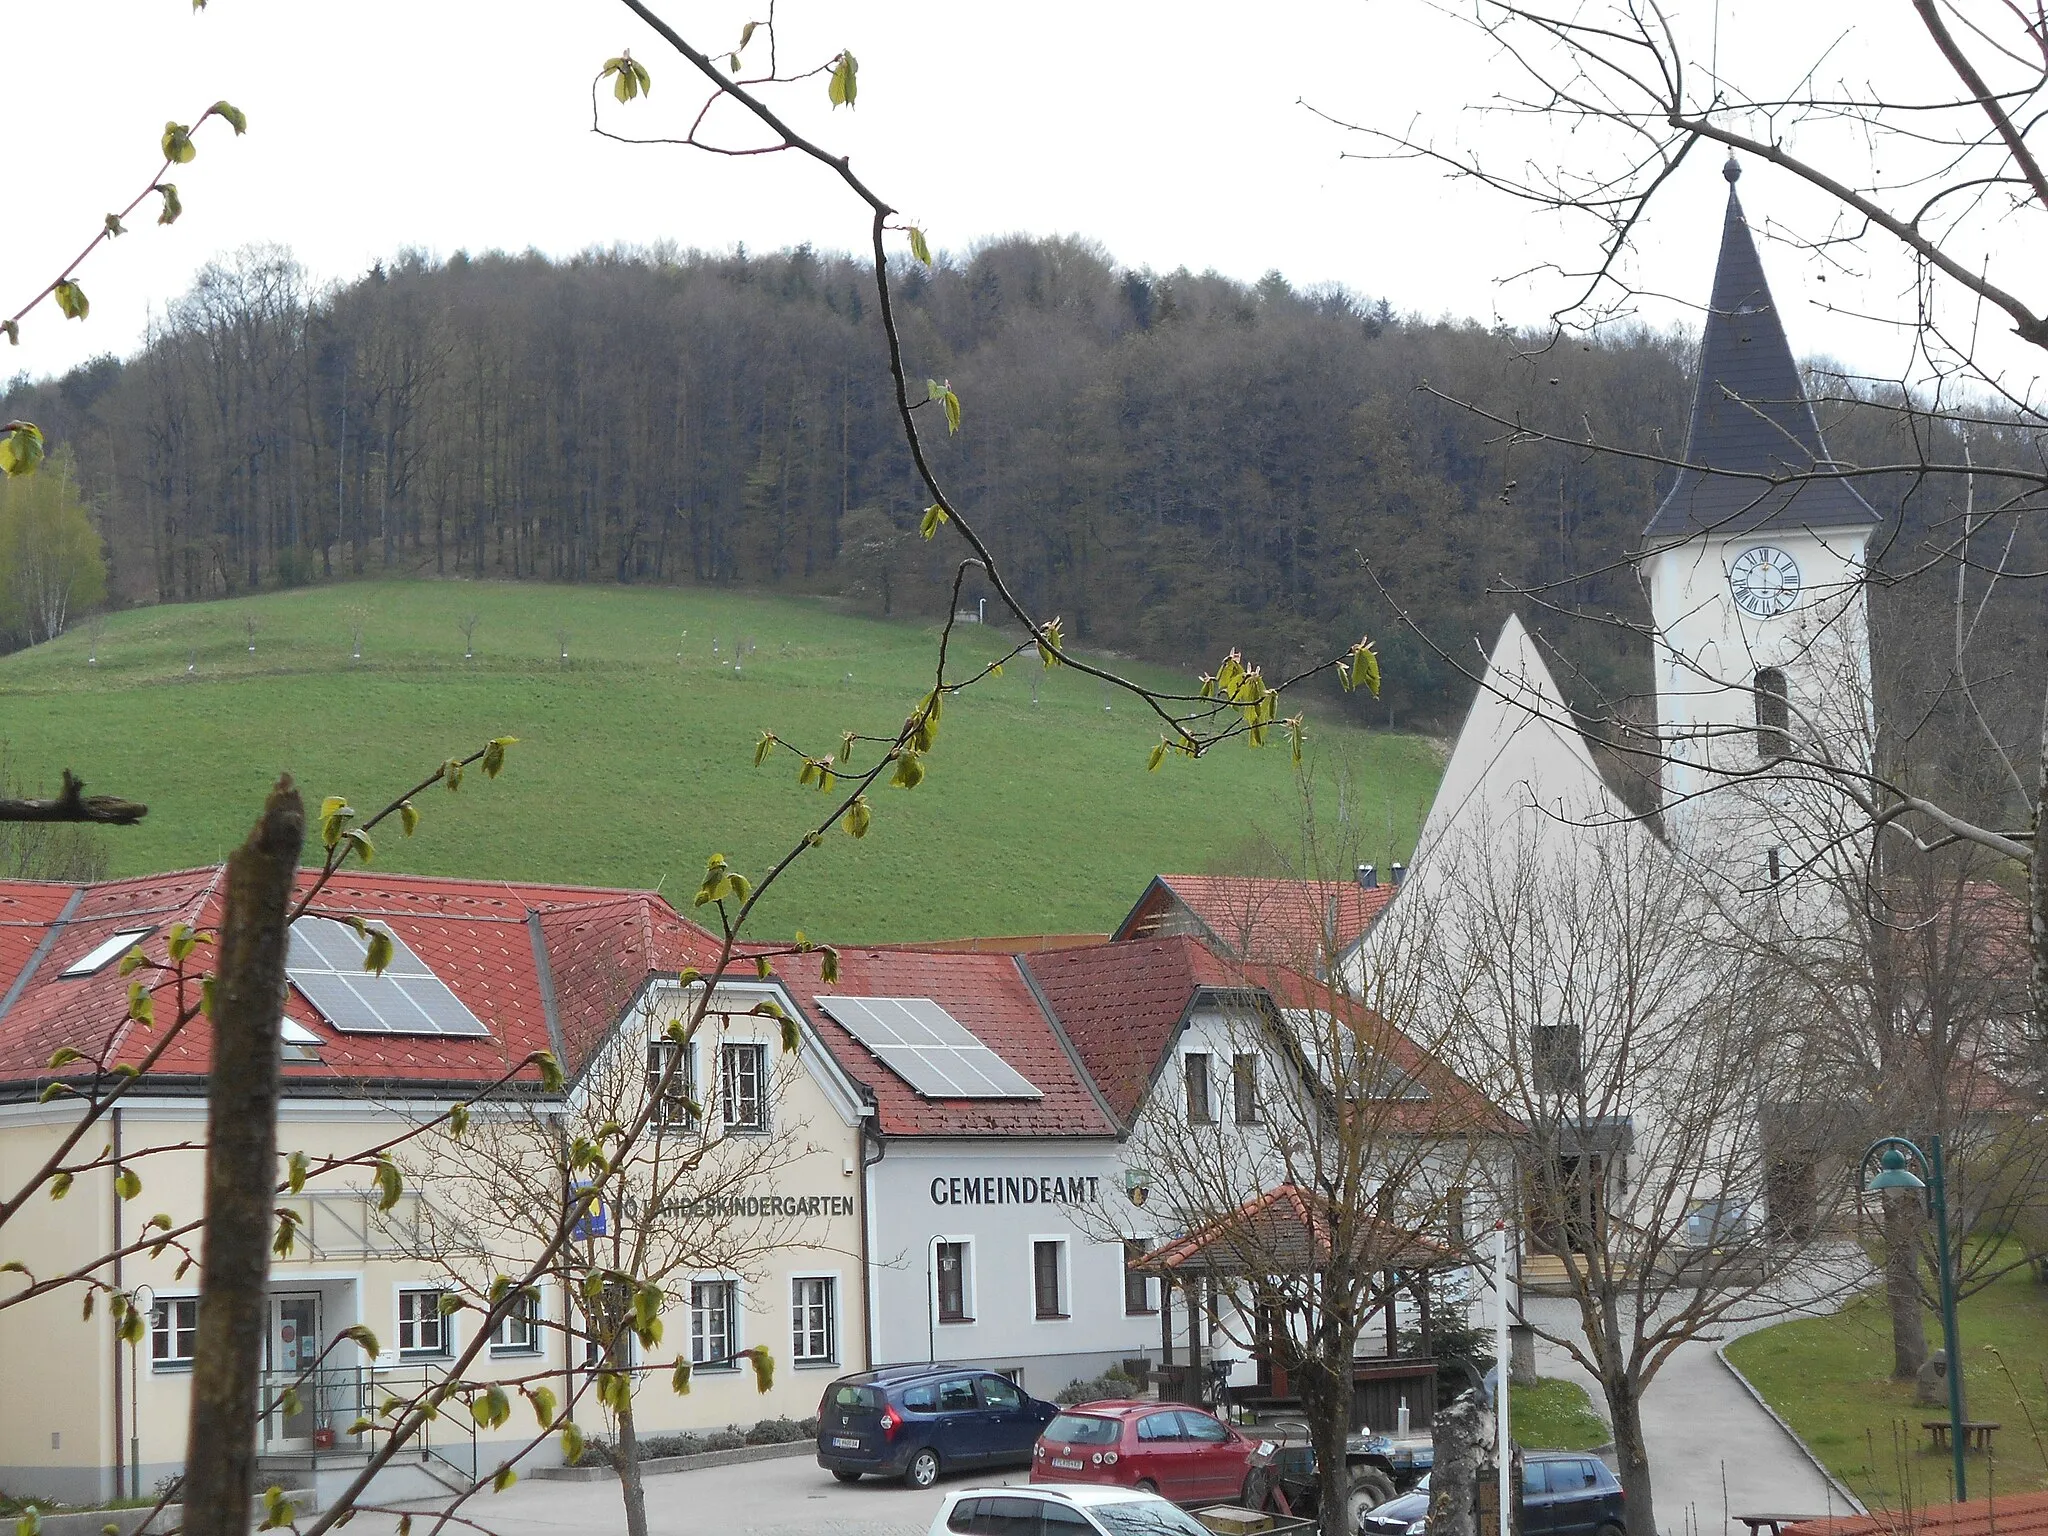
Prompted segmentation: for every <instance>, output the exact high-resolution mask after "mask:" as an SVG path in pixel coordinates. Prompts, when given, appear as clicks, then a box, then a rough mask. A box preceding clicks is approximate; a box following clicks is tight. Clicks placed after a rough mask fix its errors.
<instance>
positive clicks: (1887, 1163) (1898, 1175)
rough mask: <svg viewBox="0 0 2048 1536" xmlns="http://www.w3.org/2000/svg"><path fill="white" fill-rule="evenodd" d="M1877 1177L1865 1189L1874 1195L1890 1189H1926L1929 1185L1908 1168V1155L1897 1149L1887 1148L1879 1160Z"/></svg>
mask: <svg viewBox="0 0 2048 1536" xmlns="http://www.w3.org/2000/svg"><path fill="white" fill-rule="evenodd" d="M1877 1165H1878V1171H1877V1175H1876V1177H1874V1178H1872V1179H1871V1181H1870V1182H1869V1183H1868V1184H1866V1185H1864V1186H1863V1187H1864V1188H1865V1189H1866V1190H1868V1191H1869V1192H1870V1193H1871V1194H1873V1195H1881V1194H1883V1193H1884V1192H1885V1191H1886V1190H1888V1189H1925V1188H1926V1187H1927V1183H1926V1181H1925V1180H1924V1179H1922V1178H1921V1177H1920V1176H1919V1175H1918V1174H1917V1173H1915V1172H1913V1170H1912V1169H1910V1168H1908V1167H1907V1166H1906V1154H1905V1153H1903V1152H1901V1151H1900V1150H1899V1149H1898V1148H1897V1147H1886V1148H1885V1149H1884V1155H1883V1156H1882V1157H1880V1158H1879V1159H1878V1160H1877Z"/></svg>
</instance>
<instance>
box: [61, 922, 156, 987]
mask: <svg viewBox="0 0 2048 1536" xmlns="http://www.w3.org/2000/svg"><path fill="white" fill-rule="evenodd" d="M151 931H152V930H150V929H148V928H124V929H122V930H121V931H120V932H119V933H117V934H115V935H113V936H112V937H111V938H107V939H102V940H101V941H100V942H99V943H97V944H95V945H94V946H93V947H92V948H91V949H89V950H87V951H86V952H85V953H84V954H82V955H80V956H79V957H78V958H77V959H76V960H74V961H72V962H71V963H70V964H69V965H67V966H65V967H64V969H63V970H61V971H59V972H58V973H57V974H58V975H59V976H90V975H91V974H92V973H93V972H94V971H97V970H99V969H100V968H101V967H102V966H104V965H106V964H107V962H108V961H110V960H112V959H114V957H115V956H117V955H125V954H127V953H128V951H129V950H131V949H133V948H134V947H135V946H136V945H137V944H139V943H141V942H142V940H144V939H146V938H148V937H149V935H150V933H151Z"/></svg>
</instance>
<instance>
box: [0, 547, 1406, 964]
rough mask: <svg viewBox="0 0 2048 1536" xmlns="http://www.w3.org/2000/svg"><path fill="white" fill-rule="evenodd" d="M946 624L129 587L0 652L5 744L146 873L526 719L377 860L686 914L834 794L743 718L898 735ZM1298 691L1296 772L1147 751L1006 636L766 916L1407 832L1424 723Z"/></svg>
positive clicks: (502, 590)
mask: <svg viewBox="0 0 2048 1536" xmlns="http://www.w3.org/2000/svg"><path fill="white" fill-rule="evenodd" d="M470 614H474V615H475V616H476V618H477V623H476V625H475V631H474V650H475V655H474V658H473V659H465V656H464V638H463V633H462V629H461V627H460V622H459V621H460V620H461V619H462V617H463V616H465V615H470ZM252 624H253V629H252V628H251V625H252ZM358 629H360V632H361V642H362V645H361V649H362V654H361V658H360V659H357V658H356V657H355V656H354V654H353V652H354V643H353V637H354V633H355V632H356V631H357V630H358ZM937 634H938V631H937V628H936V627H935V626H928V625H919V624H903V623H891V622H885V621H881V620H875V619H865V618H860V617H855V616H851V615H847V614H844V613H841V612H839V611H836V610H835V609H833V608H832V607H830V606H827V605H825V604H821V603H817V602H813V601H809V600H804V599H790V598H780V597H775V598H770V597H759V596H752V595H746V594H735V593H727V592H713V591H705V590H701V589H695V588H690V589H672V588H664V589H647V588H612V587H591V586H544V585H538V584H483V583H467V582H462V583H458V582H427V581H409V582H408V581H393V582H370V583H355V584H350V585H345V586H326V587H316V588H304V589H299V590H295V591H287V592H278V593H270V594H263V595H259V596H253V597H245V598H239V599H235V600H231V601H225V602H218V603H205V604H192V605H182V606H167V607H155V608H142V609H134V610H130V611H128V612H124V613H118V614H113V615H110V616H108V617H106V618H105V619H104V620H103V621H99V622H97V623H91V622H89V623H87V624H84V625H81V626H79V627H77V628H76V629H74V630H73V631H72V632H71V633H70V634H67V635H65V636H64V637H62V638H61V639H59V640H56V641H53V642H50V643H49V644H46V645H41V646H36V647H33V648H31V649H29V650H26V651H22V652H18V653H16V654H14V655H11V656H7V657H0V743H4V745H5V749H6V753H7V756H8V758H9V760H10V764H11V771H12V772H13V774H14V776H15V777H16V778H18V779H20V780H22V781H24V782H26V783H27V784H29V785H30V786H31V787H32V788H33V787H36V786H41V787H43V788H45V789H49V788H53V787H54V784H55V780H56V778H57V774H58V770H59V769H61V768H63V767H66V766H69V767H71V768H73V769H74V770H75V771H76V772H78V773H79V774H80V776H81V777H83V778H84V779H86V780H87V781H88V785H89V788H90V790H92V791H95V792H106V793H114V794H120V795H124V796H127V797H129V798H131V799H137V800H142V801H145V802H146V803H147V804H148V805H149V807H150V812H149V816H148V818H147V819H146V820H145V821H144V822H143V823H142V824H141V825H140V826H138V827H134V828H127V829H116V830H111V831H109V832H108V833H106V834H105V835H106V838H107V843H108V849H109V854H110V857H111V859H112V865H113V870H114V873H116V874H137V873H145V872H150V871H156V870H164V869H175V868H179V867H183V866H189V865H195V864H205V863H210V862H212V861H214V860H217V859H219V858H221V857H223V856H224V855H225V854H226V853H227V851H228V850H229V849H230V848H232V847H233V846H234V844H235V843H236V842H237V841H238V840H239V839H240V837H241V836H242V835H243V833H244V832H245V831H246V830H247V828H248V825H249V823H250V820H251V818H252V817H253V816H254V814H255V811H256V809H257V807H258V806H259V805H260V804H261V801H262V798H263V794H264V791H265V789H266V787H267V786H268V784H269V782H270V780H271V778H272V776H274V775H275V774H276V773H277V772H279V771H280V770H288V771H290V772H291V773H292V774H293V775H294V776H295V777H296V778H297V779H298V781H299V782H300V785H301V787H302V788H303V789H304V790H305V792H306V793H307V795H308V796H309V798H311V799H313V800H314V801H316V802H317V800H318V799H319V798H320V797H322V796H325V795H330V794H338V795H344V796H346V797H348V798H349V800H350V801H351V803H352V804H354V805H355V806H356V807H358V808H359V809H363V810H367V809H368V808H369V807H371V806H373V805H381V804H383V803H384V802H385V801H386V800H388V799H389V798H390V797H391V796H393V795H394V794H396V793H398V792H399V791H401V790H403V789H405V788H406V787H408V786H409V785H411V784H413V783H415V782H417V781H418V780H419V779H420V778H423V777H425V775H426V773H427V772H429V771H431V769H432V768H433V766H434V765H435V764H437V763H439V762H440V761H441V760H442V759H443V758H445V757H448V756H450V755H452V754H455V753H458V752H462V751H465V750H467V749H469V748H472V747H474V746H477V745H480V744H481V743H482V742H483V741H484V740H485V739H486V738H488V737H491V736H506V735H509V736H516V737H518V738H519V744H518V745H517V746H516V747H514V748H513V749H512V752H511V755H510V760H509V763H508V766H507V768H506V771H505V774H504V776H503V777H502V778H500V779H498V780H497V781H495V782H490V781H486V780H485V779H484V778H483V777H482V776H481V775H480V774H475V773H472V775H471V776H470V777H469V778H468V779H466V780H465V782H464V784H463V787H462V789H461V791H460V793H458V794H453V795H451V794H449V793H448V792H446V791H445V790H441V789H435V790H432V791H429V792H428V793H427V794H425V795H424V796H422V797H421V799H420V801H419V807H420V809H421V811H422V813H423V817H422V821H421V824H420V827H419V830H418V833H417V835H415V836H414V837H412V838H410V839H407V838H405V837H403V836H401V835H400V833H399V830H398V827H397V825H396V822H395V819H394V821H393V822H392V823H387V824H386V826H385V827H384V828H382V829H380V835H379V836H378V838H377V856H376V857H377V865H378V866H379V867H384V868H391V869H397V870H407V871H416V872H421V873H432V874H442V875H460V876H469V877H476V878H486V879H518V880H550V881H560V882H567V883H573V884H587V885H612V886H635V887H652V886H659V887H660V888H661V889H662V890H663V891H664V893H665V894H667V895H668V896H670V897H671V898H672V899H675V900H677V902H678V904H679V905H682V906H685V907H687V905H688V900H689V897H690V896H691V895H692V894H693V893H694V891H695V889H696V886H697V883H698V880H699V879H700V878H701V874H702V870H703V865H704V859H705V857H706V855H708V854H710V853H713V852H720V853H724V854H725V855H727V857H728V858H729V859H730V860H731V861H732V862H733V865H734V867H736V868H738V869H739V870H741V871H742V872H743V873H746V874H748V875H749V876H758V875H759V873H760V872H761V871H762V870H763V869H764V868H765V867H766V865H767V864H768V863H769V862H770V861H771V860H772V859H773V858H775V857H777V856H779V855H780V853H781V852H782V851H784V850H786V849H787V848H788V847H789V846H791V845H792V844H793V843H794V842H795V840H796V839H797V838H799V837H800V836H801V835H802V832H803V831H804V829H805V827H806V826H807V825H808V824H811V822H812V821H813V820H814V819H815V818H817V817H819V816H821V815H822V814H823V811H824V810H825V808H826V803H825V801H824V800H823V797H821V796H820V795H819V794H818V793H817V792H816V791H815V790H810V789H803V788H799V787H798V785H797V782H796V768H795V763H794V760H793V759H790V758H788V757H786V756H782V757H776V758H771V759H770V760H769V764H768V766H767V767H765V768H756V767H755V766H754V743H755V741H756V739H757V738H758V736H759V734H760V732H761V731H763V730H772V731H774V732H776V733H777V734H778V735H780V736H782V737H785V738H786V739H788V740H790V741H792V742H796V743H798V744H800V745H802V746H803V747H805V748H806V749H807V750H810V751H812V752H814V753H818V754H823V753H826V752H833V751H836V750H837V748H838V742H839V738H840V736H841V735H842V733H844V732H846V731H849V730H853V731H860V732H864V733H882V732H892V731H893V730H894V729H895V728H896V726H897V725H899V724H900V722H901V721H902V719H903V717H904V716H905V714H907V713H908V711H909V709H910V708H911V706H912V705H913V704H914V703H915V702H916V700H917V698H918V697H919V696H920V694H921V693H922V692H923V691H924V690H926V689H928V688H929V687H930V686H931V675H932V665H933V657H934V651H935V641H936V638H937ZM1006 636H1010V637H1012V638H1013V637H1014V632H1011V631H1004V630H1001V629H998V628H995V627H993V626H991V627H990V628H988V629H982V628H980V627H978V626H962V628H961V629H960V630H958V631H956V639H955V643H954V654H955V657H956V658H957V659H959V660H961V661H966V660H974V661H981V660H990V659H994V658H995V657H996V656H997V655H999V654H1000V653H1001V651H1002V649H1003V648H1004V647H1005V645H1006V643H1007V642H1006ZM714 641H715V642H716V645H717V651H716V653H715V654H714V650H713V645H714ZM252 644H253V646H254V650H253V651H252V650H251V649H250V647H251V645H252ZM565 644H566V648H567V653H568V654H567V658H566V659H564V658H563V655H562V651H563V648H564V645H565ZM1137 670H1138V671H1140V672H1141V673H1142V674H1143V675H1144V676H1146V677H1147V678H1149V679H1151V680H1152V681H1154V682H1162V683H1172V682H1174V681H1176V680H1175V679H1174V678H1172V677H1171V676H1170V675H1169V674H1167V673H1164V672H1161V671H1158V670H1156V669H1150V668H1140V669H1137ZM1178 681H1179V682H1181V683H1186V682H1187V681H1188V679H1185V678H1182V679H1179V680H1178ZM1105 706H1108V707H1105ZM1307 711H1308V714H1309V721H1310V738H1309V752H1308V758H1307V762H1306V765H1305V769H1304V771H1303V772H1302V773H1301V774H1298V773H1297V770H1295V769H1294V767H1293V766H1292V764H1291V761H1290V757H1289V753H1288V751H1287V749H1286V747H1285V745H1284V744H1282V745H1279V746H1272V747H1267V748H1264V749H1261V750H1251V749H1248V748H1246V747H1244V746H1243V745H1241V744H1238V743H1232V744H1230V745H1229V746H1227V747H1224V748H1221V749H1219V750H1218V751H1217V752H1216V753H1214V754H1212V755H1211V756H1210V757H1208V758H1206V759H1204V760H1203V761H1200V762H1194V763H1190V762H1186V761H1183V760H1179V759H1174V760H1171V761H1169V762H1168V763H1167V764H1166V765H1165V766H1164V767H1162V768H1161V769H1160V770H1159V771H1158V772H1156V773H1148V772H1147V771H1146V768H1145V761H1146V757H1147V754H1148V752H1149V751H1150V749H1151V747H1152V745H1153V743H1154V742H1156V741H1157V740H1158V731H1157V729H1156V726H1154V725H1148V724H1147V719H1146V712H1145V711H1144V709H1143V708H1142V707H1141V706H1140V705H1139V704H1138V703H1137V702H1136V701H1135V700H1133V699H1130V698H1128V697H1111V696H1109V694H1108V693H1107V692H1106V690H1105V689H1104V688H1103V687H1102V686H1101V685H1100V684H1099V683H1097V682H1095V681H1094V680H1092V679H1088V678H1085V677H1081V676H1078V675H1076V674H1073V673H1071V672H1068V671H1063V670H1062V671H1054V672H1050V673H1047V672H1045V671H1043V670H1042V669H1041V667H1040V666H1039V664H1038V662H1037V661H1036V659H1035V658H1031V659H1019V660H1018V661H1017V662H1016V663H1013V664H1012V665H1010V666H1008V667H1006V668H1005V670H1004V672H1003V674H1002V675H1001V676H999V677H996V678H993V679H991V680H990V681H989V682H987V683H986V684H983V685H981V686H978V687H976V688H975V689H973V690H972V691H971V692H969V693H967V694H964V695H961V696H959V697H957V698H955V699H953V700H952V701H950V702H949V703H948V704H947V706H946V711H945V716H944V723H943V729H942V731H941V734H940V738H939V741H938V744H937V749H936V751H935V752H934V753H933V755H932V757H931V759H930V764H929V767H930V771H929V774H928V776H927V778H926V779H925V781H924V783H923V784H922V785H921V786H920V787H918V788H917V789H915V790H909V791H906V790H901V789H891V788H882V787H879V786H878V788H877V789H876V791H875V792H874V793H873V794H872V795H871V797H870V798H871V800H872V802H873V805H874V819H873V828H872V830H871V831H870V832H869V834H868V836H867V837H866V838H865V839H863V840H861V841H858V842H856V841H855V840H853V839H851V838H849V837H847V836H846V835H844V834H843V833H839V832H835V833H834V834H833V835H832V836H830V837H829V838H828V839H827V840H826V841H825V843H824V845H823V847H822V848H820V849H818V850H815V851H814V852H813V853H811V854H810V855H808V856H807V857H806V858H804V859H803V860H801V861H799V864H798V866H797V868H796V869H795V870H794V871H793V872H792V874H791V875H790V877H788V879H787V881H786V883H785V884H783V885H781V886H779V887H778V888H777V890H776V892H775V893H774V894H773V896H772V899H771V900H770V901H769V902H767V903H764V908H763V912H762V926H761V927H760V928H759V929H757V930H756V932H758V933H760V934H761V935H762V936H770V935H777V934H780V933H783V932H784V931H785V930H788V929H792V928H794V927H797V926H802V927H804V928H805V929H806V930H807V931H808V932H810V933H811V934H813V935H814V936H816V937H818V938H820V939H826V940H833V941H848V942H870V943H872V942H882V941H886V940H909V939H925V938H948V937H959V936H965V935H971V934H1002V933H1043V932H1101V931H1105V930H1107V929H1108V928H1109V927H1111V926H1112V925H1113V924H1114V923H1115V922H1116V921H1117V920H1118V919H1119V918H1120V917H1122V916H1123V914H1124V913H1125V912H1126V911H1127V910H1128V909H1129V908H1130V906H1131V904H1132V903H1133V902H1134V901H1135V900H1136V899H1137V897H1138V895H1139V893H1140V892H1141V891H1142V889H1143V888H1144V884H1145V881H1146V880H1147V879H1148V878H1149V877H1150V876H1151V875H1153V874H1155V873H1158V872H1161V871H1172V870H1179V871H1233V870H1250V869H1252V868H1254V867H1255V866H1257V865H1258V864H1259V862H1260V860H1261V854H1260V849H1261V848H1262V847H1264V846H1268V845H1271V846H1276V847H1278V848H1281V849H1284V850H1289V851H1291V852H1292V853H1293V854H1294V855H1295V856H1297V857H1298V853H1299V850H1300V848H1301V847H1302V846H1303V845H1304V838H1303V828H1304V825H1305V824H1307V823H1308V822H1309V820H1310V817H1309V813H1308V810H1307V807H1308V806H1310V805H1313V807H1314V816H1313V820H1314V822H1315V824H1317V825H1318V826H1319V828H1320V831H1319V833H1318V837H1319V839H1320V840H1322V841H1323V842H1324V843H1325V844H1326V845H1328V846H1330V847H1332V848H1333V849H1336V848H1342V849H1343V850H1344V853H1343V856H1344V857H1345V858H1349V857H1351V856H1352V855H1353V854H1355V855H1356V857H1358V858H1363V859H1377V860H1379V861H1380V862H1382V863H1383V864H1384V863H1385V862H1386V861H1387V860H1388V859H1389V858H1390V857H1397V856H1405V855H1406V854H1407V853H1408V852H1409V850H1410V849H1411V847H1412V843H1413V839H1414V836H1415V832H1416V829H1417V827H1418V826H1419V824H1420V820H1421V816H1422V814H1423V812H1424V811H1425V810H1426V808H1427V806H1428V802H1429V797H1430V795H1431V793H1432V792H1433V791H1434V788H1435V785H1436V780H1437V776H1438V770H1439V759H1438V755H1437V753H1436V751H1435V749H1434V747H1433V746H1432V744H1431V743H1429V742H1428V741H1426V740H1424V739H1422V738H1419V737H1414V736H1402V735H1393V734H1387V733H1380V732H1369V731H1364V730H1359V729H1356V728H1353V727H1350V726H1348V725H1343V724H1338V723H1335V722H1334V721H1333V720H1322V719H1318V717H1317V709H1316V706H1315V704H1314V703H1313V702H1311V703H1309V704H1308V705H1307ZM1324 713H1326V714H1329V715H1334V714H1335V710H1334V709H1326V710H1325V711H1324ZM870 760H871V759H870ZM855 761H856V765H858V763H859V762H860V761H861V759H860V758H859V756H858V755H857V756H856V759H855ZM1340 780H1341V781H1342V782H1343V789H1342V793H1341V794H1340V793H1339V790H1338V787H1337V786H1338V783H1339V781H1340ZM1340 800H1341V802H1342V806H1343V815H1342V821H1343V824H1344V825H1345V827H1347V828H1348V831H1347V832H1346V833H1344V834H1343V835H1339V833H1338V822H1339V814H1338V806H1339V802H1340ZM1329 861H1330V862H1335V855H1334V854H1333V855H1332V856H1331V857H1330V860H1329Z"/></svg>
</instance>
